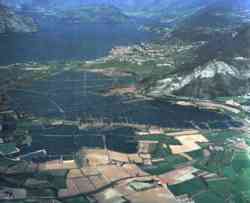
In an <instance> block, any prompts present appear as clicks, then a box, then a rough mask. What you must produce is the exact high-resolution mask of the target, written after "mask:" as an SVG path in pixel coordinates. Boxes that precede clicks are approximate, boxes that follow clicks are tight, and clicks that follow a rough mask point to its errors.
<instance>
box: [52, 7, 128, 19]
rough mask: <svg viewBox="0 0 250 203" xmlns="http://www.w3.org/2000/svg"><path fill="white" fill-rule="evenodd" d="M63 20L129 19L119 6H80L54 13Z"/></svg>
mask: <svg viewBox="0 0 250 203" xmlns="http://www.w3.org/2000/svg"><path fill="white" fill-rule="evenodd" d="M54 17H55V18H57V19H58V20H61V21H63V22H72V23H86V22H87V23H124V22H127V21H128V20H129V18H128V16H126V15H125V14H123V13H122V12H121V10H120V9H119V8H116V7H113V6H106V5H99V6H81V7H79V8H72V9H67V10H62V11H59V12H57V13H56V14H55V15H54Z"/></svg>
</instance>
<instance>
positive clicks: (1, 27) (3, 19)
mask: <svg viewBox="0 0 250 203" xmlns="http://www.w3.org/2000/svg"><path fill="white" fill-rule="evenodd" d="M36 31H37V26H36V24H35V22H34V21H33V19H32V18H30V17H27V16H23V15H19V14H16V13H15V12H14V11H12V10H10V9H8V8H5V7H3V6H0V33H1V34H3V33H14V32H15V33H23V32H24V33H28V32H36Z"/></svg>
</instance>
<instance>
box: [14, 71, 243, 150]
mask: <svg viewBox="0 0 250 203" xmlns="http://www.w3.org/2000/svg"><path fill="white" fill-rule="evenodd" d="M130 82H132V83H133V77H122V78H116V80H115V79H114V78H110V77H106V76H103V75H100V74H96V73H90V72H80V73H79V72H72V71H69V72H64V73H62V74H59V75H57V76H54V77H51V78H50V79H49V80H47V81H36V82H34V83H33V85H32V87H30V88H26V89H24V90H16V91H11V92H9V94H11V95H12V98H15V100H16V102H15V103H13V107H15V108H16V109H17V110H19V111H24V112H28V113H30V114H31V115H34V116H38V117H50V118H55V117H59V118H62V119H63V118H67V119H69V120H77V119H78V118H79V117H81V118H83V119H89V118H91V119H96V120H105V121H106V122H129V123H137V124H145V125H157V126H161V127H170V128H193V127H194V124H195V125H196V126H199V127H200V128H205V127H206V125H205V123H210V122H211V125H210V127H211V128H227V127H229V126H237V125H238V123H237V122H235V121H233V120H232V119H231V118H230V117H229V116H225V115H223V114H218V113H215V112H210V111H206V110H198V109H197V108H192V107H181V106H177V105H173V104H171V103H169V102H161V101H156V100H152V101H147V100H138V101H133V102H132V101H131V99H130V98H129V97H127V96H125V95H124V96H104V95H103V93H107V91H108V90H109V89H110V88H112V87H113V86H114V85H124V84H127V83H128V84H129V83H130ZM134 131H135V130H133V129H129V128H118V129H110V130H107V129H99V130H96V131H95V130H85V131H80V130H78V128H77V127H58V128H54V129H43V128H35V129H32V130H31V132H32V136H33V145H32V150H38V149H41V148H45V149H47V150H48V151H49V153H51V154H68V153H71V152H73V151H75V150H77V149H79V148H80V147H82V146H87V147H103V142H102V138H101V137H100V136H99V137H98V136H96V135H105V136H106V138H107V145H108V147H109V148H110V149H113V150H117V151H123V152H135V151H136V143H135V141H134V142H133V140H134V139H133V138H134V137H135V132H134ZM43 135H47V136H45V137H44V136H43ZM51 135H52V136H51ZM53 135H67V136H66V137H65V136H59V137H58V136H53ZM68 135H69V136H68ZM71 135H72V136H71ZM74 135H78V136H74ZM55 146H56V147H55Z"/></svg>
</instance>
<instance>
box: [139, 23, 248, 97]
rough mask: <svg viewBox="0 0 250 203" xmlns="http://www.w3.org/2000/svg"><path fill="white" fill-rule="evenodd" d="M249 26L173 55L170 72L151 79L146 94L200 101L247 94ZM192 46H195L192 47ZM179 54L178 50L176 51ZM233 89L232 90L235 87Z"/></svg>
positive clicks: (147, 83) (162, 72) (146, 85)
mask: <svg viewBox="0 0 250 203" xmlns="http://www.w3.org/2000/svg"><path fill="white" fill-rule="evenodd" d="M249 40H250V25H244V26H243V27H241V28H239V29H236V30H235V34H234V35H228V34H224V35H222V36H220V37H217V38H215V39H211V40H210V41H208V42H207V43H204V44H203V45H202V46H199V47H197V48H194V49H192V50H186V51H179V53H178V54H175V55H173V56H172V57H173V58H175V61H179V63H176V65H175V66H174V67H172V68H173V70H172V71H171V72H167V71H166V73H164V72H165V71H162V70H161V74H160V73H158V76H157V77H155V75H154V76H152V77H151V76H150V77H149V79H147V82H146V83H145V84H144V87H145V89H144V91H146V92H147V93H149V94H152V95H155V96H162V95H177V96H187V97H199V98H215V97H219V96H238V95H243V94H247V93H248V92H249V85H250V41H249ZM191 46H192V45H191ZM177 52H178V51H177ZM232 87H233V88H232Z"/></svg>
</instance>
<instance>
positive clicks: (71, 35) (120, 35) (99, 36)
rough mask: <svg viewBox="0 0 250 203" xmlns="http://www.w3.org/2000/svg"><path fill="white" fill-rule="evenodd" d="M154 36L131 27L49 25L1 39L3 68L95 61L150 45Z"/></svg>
mask: <svg viewBox="0 0 250 203" xmlns="http://www.w3.org/2000/svg"><path fill="white" fill-rule="evenodd" d="M155 37H156V36H155V34H153V33H149V32H144V31H139V30H138V25H136V24H134V23H130V24H81V25H79V24H53V23H52V24H46V25H43V26H41V30H40V31H39V32H37V33H34V34H12V35H1V36H0V53H1V55H0V65H5V64H12V63H17V62H27V61H51V60H62V61H64V60H69V59H88V60H89V59H95V58H99V57H102V56H105V55H106V54H107V53H108V52H109V51H110V49H111V48H112V47H114V46H119V45H129V44H134V43H139V42H144V41H150V40H152V39H154V38H155Z"/></svg>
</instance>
